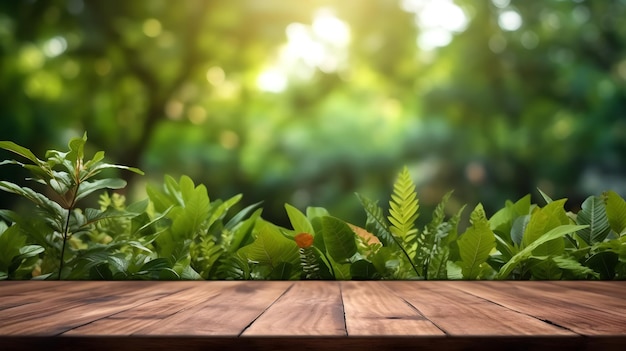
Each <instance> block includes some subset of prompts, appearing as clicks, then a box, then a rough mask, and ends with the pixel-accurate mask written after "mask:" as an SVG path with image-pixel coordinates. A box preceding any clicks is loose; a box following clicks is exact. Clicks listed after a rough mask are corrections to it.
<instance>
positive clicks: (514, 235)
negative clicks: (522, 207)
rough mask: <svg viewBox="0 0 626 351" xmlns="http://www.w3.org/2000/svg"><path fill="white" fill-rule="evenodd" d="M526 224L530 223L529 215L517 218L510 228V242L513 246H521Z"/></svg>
mask: <svg viewBox="0 0 626 351" xmlns="http://www.w3.org/2000/svg"><path fill="white" fill-rule="evenodd" d="M528 222H530V215H529V214H528V215H524V216H519V217H517V218H515V220H514V221H513V226H512V227H511V241H513V243H514V244H515V245H517V246H520V245H522V240H523V239H524V233H525V232H526V227H528Z"/></svg>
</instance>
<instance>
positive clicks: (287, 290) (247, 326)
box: [237, 283, 294, 338]
mask: <svg viewBox="0 0 626 351" xmlns="http://www.w3.org/2000/svg"><path fill="white" fill-rule="evenodd" d="M293 287H294V284H293V283H292V284H291V285H289V287H287V289H285V291H283V293H282V294H280V296H278V297H277V298H276V299H275V300H274V301H272V303H271V304H269V305H267V307H265V308H264V309H263V311H261V313H259V314H258V315H257V316H256V317H254V319H252V321H251V322H250V323H248V325H246V326H245V327H244V328H243V330H242V331H240V332H239V334H237V337H238V338H239V337H241V336H242V335H243V333H245V332H246V330H248V329H249V328H250V327H251V326H252V324H254V322H256V321H257V320H258V319H259V318H261V316H262V315H263V314H265V312H267V310H269V309H270V308H271V307H272V306H274V304H275V303H276V302H277V301H278V300H280V299H281V298H282V297H283V296H285V294H287V293H288V292H289V290H291V288H293Z"/></svg>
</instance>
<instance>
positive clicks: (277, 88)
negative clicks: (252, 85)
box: [257, 69, 287, 93]
mask: <svg viewBox="0 0 626 351" xmlns="http://www.w3.org/2000/svg"><path fill="white" fill-rule="evenodd" d="M257 86H258V87H259V89H261V90H263V91H267V92H270V93H281V92H283V91H284V90H285V89H286V88H287V77H286V76H285V75H284V74H283V73H282V72H280V71H279V70H277V69H268V70H266V71H263V72H262V73H261V75H259V78H258V79H257Z"/></svg>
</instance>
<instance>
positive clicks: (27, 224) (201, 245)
mask: <svg viewBox="0 0 626 351" xmlns="http://www.w3.org/2000/svg"><path fill="white" fill-rule="evenodd" d="M86 141H87V136H86V135H84V136H83V137H82V138H74V139H72V140H70V142H69V150H68V151H66V152H61V151H56V150H50V151H48V152H47V153H46V156H45V160H41V159H39V158H37V157H36V156H35V155H34V154H33V153H32V152H31V151H30V150H28V149H26V148H24V147H22V146H19V145H17V144H15V143H12V142H9V141H2V142H0V148H3V149H6V150H9V151H11V152H13V153H15V154H17V155H19V156H22V157H23V158H25V159H26V160H27V161H28V162H26V163H22V162H19V161H16V160H6V161H3V162H1V163H0V165H18V166H21V167H23V168H25V169H27V170H28V171H29V172H30V173H31V175H32V177H31V178H29V179H28V180H29V181H33V182H34V183H38V184H36V185H38V189H35V188H31V187H28V186H22V185H18V184H14V183H11V182H7V181H0V190H3V191H5V192H9V193H13V194H17V195H19V196H21V197H23V198H25V199H27V200H29V201H30V202H31V203H33V204H34V211H32V212H30V213H26V214H24V213H17V212H15V211H10V210H1V211H0V218H2V219H3V220H4V222H3V221H0V280H2V279H31V278H36V279H281V280H282V279H344V280H347V279H353V280H357V279H428V280H431V279H625V278H626V201H624V199H623V198H622V197H620V196H619V195H618V194H617V193H615V192H613V191H607V192H606V193H604V194H602V195H601V196H590V197H589V198H587V199H586V200H585V201H584V202H583V204H582V208H581V210H580V211H579V212H578V213H572V212H567V211H566V210H565V209H564V204H565V201H566V199H559V200H552V199H551V198H550V197H549V196H547V195H546V194H544V193H543V192H541V191H540V194H541V196H542V198H543V200H544V201H545V203H546V204H545V205H544V206H543V207H542V206H539V205H537V204H533V203H531V197H530V195H527V196H525V197H523V198H521V199H519V200H518V201H517V202H512V201H507V202H506V203H505V205H504V207H503V208H502V209H500V210H499V211H497V212H496V213H495V214H494V215H493V216H491V217H490V218H489V217H488V216H487V214H486V213H485V211H484V209H483V207H482V205H481V204H478V205H476V206H475V208H474V209H473V210H472V212H471V214H470V224H469V226H468V227H467V229H466V230H465V231H464V232H463V233H459V232H458V228H459V221H460V218H461V215H462V213H463V211H464V209H465V206H463V207H462V208H461V209H460V210H459V211H457V212H456V213H452V214H448V213H447V212H446V204H447V203H448V201H449V199H450V197H451V195H452V193H451V192H450V193H447V194H446V195H445V196H444V197H443V198H442V200H441V202H440V203H439V204H438V205H437V207H436V208H435V210H434V211H433V213H432V216H431V220H430V222H429V223H428V224H426V225H425V226H423V227H418V225H417V220H418V218H419V216H420V215H421V213H420V206H419V199H418V196H417V193H416V191H415V188H416V187H415V184H414V183H413V181H412V179H411V176H410V174H409V172H408V170H407V168H406V167H405V168H404V169H403V170H402V171H401V172H400V173H399V175H398V178H397V179H396V181H395V183H394V185H393V193H392V195H391V199H390V200H389V202H388V213H387V214H385V212H384V210H383V208H381V207H380V206H379V205H378V203H377V201H373V200H370V199H368V198H366V197H364V196H362V195H359V194H357V197H358V199H359V200H360V202H361V204H362V206H363V208H364V210H365V213H366V215H367V219H366V222H365V224H364V227H363V228H361V227H359V226H356V225H353V224H351V223H347V222H345V221H343V220H341V219H339V218H336V217H333V216H332V215H330V214H329V213H328V211H327V210H326V209H324V208H319V207H310V208H307V209H306V211H305V212H301V211H300V210H298V209H297V208H295V207H293V206H291V205H289V204H285V210H286V214H287V216H288V217H289V220H290V223H291V227H292V228H283V227H280V226H277V225H275V224H273V223H270V222H268V221H266V220H264V219H263V218H262V217H261V214H262V209H261V208H259V204H258V203H257V204H253V205H250V206H248V207H246V208H243V209H241V210H240V211H239V212H237V213H235V214H234V215H232V216H230V215H229V212H230V211H231V210H232V209H233V208H234V207H235V206H236V205H237V204H238V203H239V201H240V200H241V198H242V196H241V195H235V196H233V197H231V198H230V199H227V200H220V199H216V200H211V199H210V198H209V196H208V191H207V189H206V187H205V186H204V185H202V184H199V185H196V184H194V182H193V180H192V179H190V178H189V177H187V176H182V177H180V179H178V180H176V179H174V178H172V177H170V176H165V178H164V182H163V184H162V186H154V185H148V187H147V194H148V198H146V199H144V200H142V201H139V202H136V203H132V204H129V205H127V204H126V198H125V197H124V196H123V195H120V194H118V193H109V192H108V191H109V190H116V189H121V188H123V187H124V186H125V185H126V182H125V181H123V180H122V179H118V178H110V177H108V178H107V177H102V174H101V172H102V171H104V170H106V169H119V170H124V171H131V172H135V173H139V174H143V173H142V172H141V171H140V170H138V169H136V168H132V167H127V166H121V165H114V164H108V163H105V162H103V160H104V152H103V151H98V152H96V153H95V154H94V156H93V157H92V158H91V159H90V160H86V159H85V155H84V149H85V143H86ZM95 192H100V197H99V201H98V205H99V208H85V207H79V203H81V200H83V199H84V198H86V197H87V196H89V195H92V194H94V193H95Z"/></svg>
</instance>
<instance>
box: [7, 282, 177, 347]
mask: <svg viewBox="0 0 626 351" xmlns="http://www.w3.org/2000/svg"><path fill="white" fill-rule="evenodd" d="M35 285H41V284H35ZM142 285H143V286H142ZM81 286H83V287H84V288H82V289H81ZM92 286H93V284H84V285H83V284H81V283H74V285H67V288H68V290H69V291H70V292H69V293H67V294H66V293H65V292H63V293H62V294H49V295H45V296H46V297H47V296H49V299H45V300H43V301H40V302H37V303H31V304H27V305H21V306H16V307H12V308H7V309H4V310H2V311H0V334H2V335H58V334H61V333H63V332H65V331H67V330H70V329H73V328H75V327H77V326H80V325H83V324H86V323H89V322H91V321H93V320H96V319H99V318H103V317H105V316H108V315H111V314H114V313H117V312H119V311H122V310H125V309H127V308H131V307H134V306H137V305H140V304H142V303H145V302H147V301H150V300H153V299H156V298H158V297H161V296H163V295H167V294H169V293H171V292H173V291H178V290H180V289H183V288H184V284H179V283H172V282H170V283H169V284H168V283H165V284H164V283H163V282H162V283H159V282H99V284H98V285H97V286H99V289H98V290H93V289H92V288H90V287H92ZM48 293H49V292H48ZM38 295H41V294H38Z"/></svg>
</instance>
